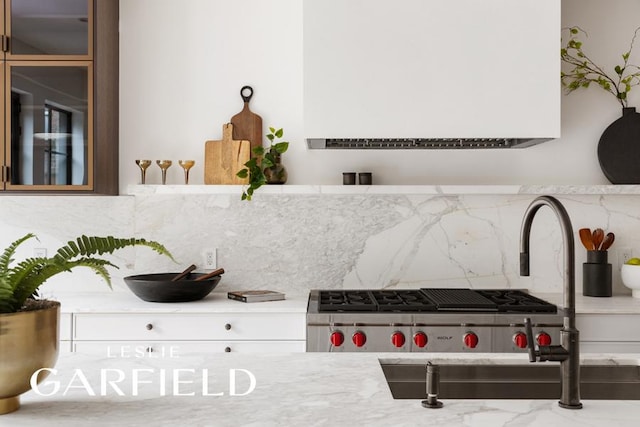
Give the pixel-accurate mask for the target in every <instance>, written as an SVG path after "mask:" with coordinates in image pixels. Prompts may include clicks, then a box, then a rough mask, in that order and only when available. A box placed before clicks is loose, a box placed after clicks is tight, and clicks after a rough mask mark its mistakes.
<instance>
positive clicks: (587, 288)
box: [582, 251, 611, 297]
mask: <svg viewBox="0 0 640 427" xmlns="http://www.w3.org/2000/svg"><path fill="white" fill-rule="evenodd" d="M582 295H584V296H587V297H610V296H611V264H609V263H607V251H587V262H585V263H584V264H582Z"/></svg>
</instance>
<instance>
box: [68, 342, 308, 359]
mask: <svg viewBox="0 0 640 427" xmlns="http://www.w3.org/2000/svg"><path fill="white" fill-rule="evenodd" d="M73 351H77V352H79V353H84V354H98V355H103V356H105V357H112V358H176V357H181V356H187V355H189V354H197V353H230V352H234V353H235V352H240V353H259V352H262V353H304V351H305V342H304V341H300V340H298V341H275V340H265V341H241V340H238V341H153V342H151V341H75V342H74V343H73Z"/></svg>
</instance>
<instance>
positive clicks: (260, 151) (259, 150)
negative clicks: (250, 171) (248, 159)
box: [252, 146, 264, 165]
mask: <svg viewBox="0 0 640 427" xmlns="http://www.w3.org/2000/svg"><path fill="white" fill-rule="evenodd" d="M253 154H255V155H256V156H262V155H263V154H264V147H262V146H259V147H255V148H254V149H253ZM252 160H253V159H252ZM254 165H255V162H254Z"/></svg>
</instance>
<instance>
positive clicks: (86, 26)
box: [5, 0, 94, 60]
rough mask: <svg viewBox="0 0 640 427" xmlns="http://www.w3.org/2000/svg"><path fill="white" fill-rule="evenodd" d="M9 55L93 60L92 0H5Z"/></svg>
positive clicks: (12, 56)
mask: <svg viewBox="0 0 640 427" xmlns="http://www.w3.org/2000/svg"><path fill="white" fill-rule="evenodd" d="M5 16H6V20H5V37H6V39H7V40H6V42H5V50H6V52H7V56H6V57H7V59H9V60H10V59H46V60H52V59H63V60H69V59H74V60H83V59H84V60H90V59H92V57H93V21H94V19H93V18H94V14H93V1H92V0H46V1H43V0H5Z"/></svg>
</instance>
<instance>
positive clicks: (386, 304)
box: [371, 289, 436, 312]
mask: <svg viewBox="0 0 640 427" xmlns="http://www.w3.org/2000/svg"><path fill="white" fill-rule="evenodd" d="M371 295H373V298H374V300H375V301H376V303H377V305H378V311H413V312H424V311H435V310H436V306H435V304H433V303H432V302H431V301H429V300H428V299H427V297H425V295H424V294H423V293H422V292H420V291H419V290H416V289H406V290H405V289H394V290H381V291H371Z"/></svg>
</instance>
